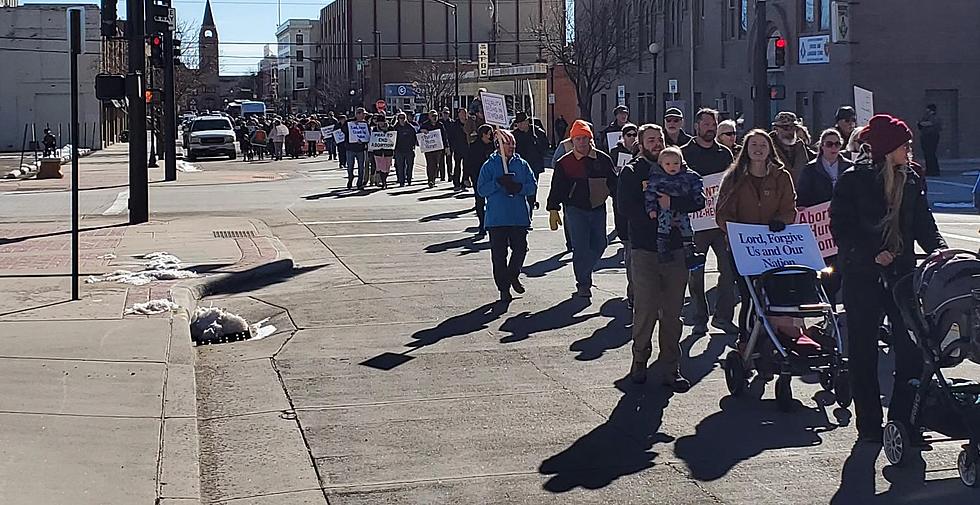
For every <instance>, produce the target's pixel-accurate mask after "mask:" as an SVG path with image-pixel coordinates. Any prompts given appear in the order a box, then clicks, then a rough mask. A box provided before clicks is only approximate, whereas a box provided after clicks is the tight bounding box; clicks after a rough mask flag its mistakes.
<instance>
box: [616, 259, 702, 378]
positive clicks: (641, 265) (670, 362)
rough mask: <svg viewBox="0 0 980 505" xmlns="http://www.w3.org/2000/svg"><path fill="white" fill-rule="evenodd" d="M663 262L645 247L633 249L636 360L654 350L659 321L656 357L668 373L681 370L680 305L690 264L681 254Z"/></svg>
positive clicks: (642, 360)
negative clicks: (667, 261)
mask: <svg viewBox="0 0 980 505" xmlns="http://www.w3.org/2000/svg"><path fill="white" fill-rule="evenodd" d="M674 258H675V259H674V261H671V262H670V263H663V264H661V263H660V262H659V261H658V260H657V253H656V252H654V251H646V250H643V249H633V251H632V252H631V258H630V259H631V261H632V267H633V268H632V270H633V272H632V274H633V281H632V284H633V297H634V299H633V360H634V361H636V362H640V363H643V364H644V365H645V364H646V362H647V360H649V359H650V355H651V354H652V352H653V349H652V342H651V340H652V339H653V330H654V327H655V326H656V324H657V320H658V319H659V321H660V332H659V343H660V345H659V350H660V355H659V357H658V358H657V359H658V360H659V361H660V363H661V364H662V365H664V370H665V373H671V372H675V371H678V370H679V364H680V357H681V345H680V341H681V330H682V329H683V325H682V324H681V307H682V306H683V305H684V290H685V289H686V288H687V276H688V271H687V267H685V266H684V258H683V256H682V255H680V254H675V255H674Z"/></svg>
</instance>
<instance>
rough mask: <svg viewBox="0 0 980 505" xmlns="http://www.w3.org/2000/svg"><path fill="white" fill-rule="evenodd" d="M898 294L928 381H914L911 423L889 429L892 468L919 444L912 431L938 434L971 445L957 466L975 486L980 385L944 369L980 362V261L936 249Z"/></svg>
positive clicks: (979, 458)
mask: <svg viewBox="0 0 980 505" xmlns="http://www.w3.org/2000/svg"><path fill="white" fill-rule="evenodd" d="M892 291H893V295H894V297H895V302H896V304H897V305H898V309H899V311H900V312H901V314H902V319H903V320H904V321H905V323H906V325H908V328H909V331H910V332H911V335H912V339H913V340H914V341H915V342H916V344H917V345H918V346H919V348H920V349H921V350H922V356H923V360H924V362H925V363H924V365H925V366H924V367H923V372H922V377H921V379H920V380H918V381H916V383H914V384H913V386H914V389H915V396H914V398H913V403H912V415H911V417H910V419H909V420H908V422H905V421H900V420H899V421H890V422H889V423H888V424H886V425H885V431H884V452H885V456H886V457H887V458H888V462H889V463H891V464H893V465H901V464H903V463H905V462H906V461H908V458H909V456H910V455H911V454H912V452H913V451H912V450H911V449H912V446H913V445H915V443H916V441H917V439H913V438H911V436H912V434H915V435H919V434H920V432H924V431H932V432H936V433H939V434H940V435H942V436H945V437H947V438H945V439H942V438H938V437H937V438H924V441H925V442H927V443H933V442H947V441H958V442H965V443H964V444H963V450H962V451H961V452H960V454H959V457H958V458H957V469H958V470H959V474H960V479H961V480H962V481H963V483H964V484H966V485H967V486H970V487H975V486H977V465H978V463H980V383H977V382H974V381H968V380H963V379H947V378H946V377H945V375H943V371H942V369H944V368H952V367H955V366H957V365H959V364H961V363H962V362H963V361H964V360H965V359H969V360H970V361H973V362H975V363H980V257H978V255H977V253H975V252H971V251H963V250H944V251H936V252H934V253H933V254H931V255H930V256H929V257H928V258H926V259H925V261H924V262H923V263H922V264H921V265H920V266H919V267H918V268H916V270H915V271H914V272H912V273H911V274H908V275H906V276H904V277H902V278H900V279H899V280H897V281H896V282H895V283H894V285H893V286H892Z"/></svg>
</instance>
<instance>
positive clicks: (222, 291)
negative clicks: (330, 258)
mask: <svg viewBox="0 0 980 505" xmlns="http://www.w3.org/2000/svg"><path fill="white" fill-rule="evenodd" d="M279 261H291V260H279ZM273 263H278V261H277V262H273ZM269 265H270V264H263V265H258V266H256V267H253V268H250V269H248V270H243V271H241V272H235V273H232V274H230V275H228V276H226V277H225V278H224V279H221V280H218V281H216V282H214V283H211V284H209V285H208V286H207V288H206V291H207V296H217V295H232V294H237V293H246V292H249V291H254V290H258V289H262V288H266V287H269V286H274V285H276V284H281V283H283V282H286V281H288V280H290V279H292V278H294V277H298V276H300V275H303V274H305V273H309V272H315V271H317V270H319V269H321V268H323V267H325V266H327V265H329V263H327V264H323V265H314V266H308V267H293V268H292V269H290V270H287V271H283V272H281V273H275V274H268V273H265V271H266V269H267V268H269Z"/></svg>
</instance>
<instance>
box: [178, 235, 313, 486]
mask: <svg viewBox="0 0 980 505" xmlns="http://www.w3.org/2000/svg"><path fill="white" fill-rule="evenodd" d="M262 238H265V239H268V240H269V241H270V242H272V244H273V246H274V247H275V249H276V256H277V259H275V260H273V261H270V262H267V263H263V264H259V265H256V266H254V267H251V268H248V269H247V270H244V271H241V272H228V273H221V274H217V275H212V276H209V277H205V278H203V279H199V280H192V281H186V282H181V283H178V284H177V285H175V286H174V287H172V288H171V289H170V297H171V298H172V299H173V301H174V302H175V303H176V304H177V305H178V306H179V309H178V310H177V312H176V313H175V314H173V316H171V328H172V329H171V339H172V340H171V353H170V357H168V363H167V365H168V367H170V365H179V364H183V363H180V362H179V360H172V359H171V358H174V357H177V356H185V357H186V364H188V365H190V367H189V370H190V377H189V383H190V384H191V388H192V393H193V394H192V396H193V398H194V416H193V425H194V429H193V430H191V434H190V435H189V436H190V438H191V439H192V440H190V441H189V442H190V444H191V445H192V446H193V448H194V451H193V452H194V455H195V458H194V460H193V461H188V460H187V459H189V458H180V459H178V460H174V459H170V460H164V461H163V463H162V465H161V467H162V471H161V473H162V474H166V473H167V470H168V469H170V468H183V469H184V470H183V471H184V472H187V469H188V468H193V469H194V470H193V471H194V473H195V475H196V477H197V481H196V483H195V484H196V486H195V489H194V491H195V493H194V494H195V496H193V497H191V498H189V499H187V501H188V502H193V503H201V468H200V435H199V431H198V429H199V426H198V416H197V375H196V373H195V366H194V365H195V363H196V361H197V353H196V352H195V350H194V349H195V346H194V341H193V340H192V339H191V329H190V321H191V316H192V315H193V314H194V311H195V310H197V306H198V301H199V300H201V299H202V298H204V297H206V296H208V295H210V294H213V293H216V292H220V291H231V290H235V289H240V288H241V287H243V286H247V285H248V284H249V283H252V282H254V281H256V280H258V279H260V278H263V277H267V276H278V275H282V274H285V273H287V272H289V271H291V270H292V269H293V266H294V265H293V257H292V255H291V254H289V252H288V251H287V250H286V248H285V246H284V245H283V244H282V242H281V241H280V240H279V239H278V238H275V237H262ZM175 349H177V351H176V352H174V350H175ZM172 361H173V362H172ZM174 369H176V367H173V368H172V369H171V372H170V373H173V370H174ZM168 382H171V381H170V380H169V379H168ZM166 443H167V441H166V440H165V441H164V444H165V446H166ZM176 471H179V470H175V472H176ZM161 498H163V499H164V500H165V499H166V498H167V497H166V496H164V497H161ZM180 498H188V497H186V496H182V497H180ZM181 503H183V502H181Z"/></svg>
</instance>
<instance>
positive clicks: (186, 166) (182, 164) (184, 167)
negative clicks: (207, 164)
mask: <svg viewBox="0 0 980 505" xmlns="http://www.w3.org/2000/svg"><path fill="white" fill-rule="evenodd" d="M177 170H178V171H180V172H203V170H201V169H200V168H198V167H197V165H194V164H193V163H188V162H186V161H184V160H177Z"/></svg>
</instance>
